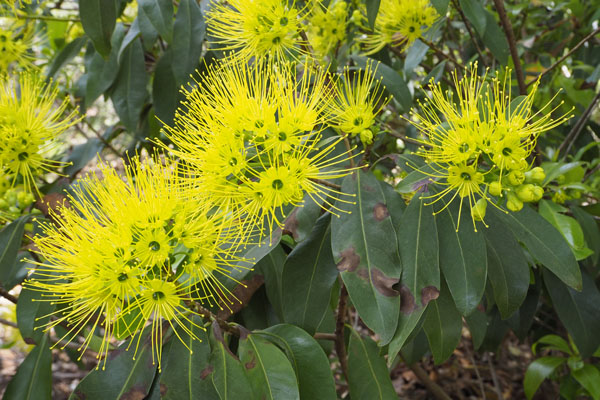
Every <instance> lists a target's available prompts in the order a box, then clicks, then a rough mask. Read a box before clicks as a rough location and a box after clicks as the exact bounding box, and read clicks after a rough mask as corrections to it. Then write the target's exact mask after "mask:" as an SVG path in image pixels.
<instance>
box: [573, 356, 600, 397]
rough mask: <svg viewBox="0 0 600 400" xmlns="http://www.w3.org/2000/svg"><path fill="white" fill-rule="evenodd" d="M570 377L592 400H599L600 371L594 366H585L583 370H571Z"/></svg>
mask: <svg viewBox="0 0 600 400" xmlns="http://www.w3.org/2000/svg"><path fill="white" fill-rule="evenodd" d="M571 375H572V376H573V378H575V379H576V380H577V382H579V384H580V385H581V386H583V387H584V389H585V390H587V391H588V393H589V394H590V395H591V396H592V398H593V399H594V400H598V399H600V371H598V368H596V366H594V365H591V364H585V365H584V366H583V368H580V369H576V370H572V371H571Z"/></svg>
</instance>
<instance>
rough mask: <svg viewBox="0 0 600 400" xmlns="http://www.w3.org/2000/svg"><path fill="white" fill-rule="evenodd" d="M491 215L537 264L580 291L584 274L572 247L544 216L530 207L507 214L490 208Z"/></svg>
mask: <svg viewBox="0 0 600 400" xmlns="http://www.w3.org/2000/svg"><path fill="white" fill-rule="evenodd" d="M488 211H490V210H488ZM491 212H492V213H494V214H495V216H497V217H498V218H499V219H501V220H502V221H503V222H504V223H505V224H506V225H507V226H508V227H509V228H510V230H511V231H512V232H513V233H514V235H515V237H516V238H517V240H519V241H520V242H523V243H524V244H525V246H527V249H528V250H529V252H530V253H531V255H532V256H533V257H534V258H535V259H536V260H537V261H538V262H540V263H541V264H542V265H544V267H546V268H547V269H549V270H550V271H552V272H553V273H554V274H555V275H556V276H558V277H559V278H560V279H561V280H562V281H563V282H565V283H566V284H567V285H569V286H571V287H572V288H575V289H581V272H580V271H579V265H577V261H576V260H575V256H573V252H572V251H571V248H570V247H569V244H568V243H567V242H566V241H565V239H564V238H563V237H562V235H561V234H560V232H558V231H557V230H556V228H554V227H553V226H552V225H551V224H550V223H549V222H548V221H546V220H545V219H544V218H543V217H542V216H541V215H539V214H538V213H537V212H535V211H534V210H533V209H532V208H531V207H529V206H525V207H523V209H522V210H521V211H519V212H517V213H514V212H510V213H508V214H505V213H503V212H501V211H498V210H496V209H495V208H494V207H491Z"/></svg>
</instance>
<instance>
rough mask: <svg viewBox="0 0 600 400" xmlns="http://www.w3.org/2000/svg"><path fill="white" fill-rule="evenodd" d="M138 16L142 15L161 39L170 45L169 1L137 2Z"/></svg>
mask: <svg viewBox="0 0 600 400" xmlns="http://www.w3.org/2000/svg"><path fill="white" fill-rule="evenodd" d="M138 14H144V15H145V16H146V17H147V18H148V20H149V21H150V23H151V24H152V26H153V27H154V29H156V31H157V32H158V33H159V34H160V35H161V36H162V37H163V39H165V40H166V41H167V42H168V43H171V41H172V40H173V2H172V1H171V0H138Z"/></svg>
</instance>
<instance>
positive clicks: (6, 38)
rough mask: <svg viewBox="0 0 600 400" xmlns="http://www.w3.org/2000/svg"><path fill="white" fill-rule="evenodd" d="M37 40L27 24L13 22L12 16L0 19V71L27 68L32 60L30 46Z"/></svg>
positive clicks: (30, 65)
mask: <svg viewBox="0 0 600 400" xmlns="http://www.w3.org/2000/svg"><path fill="white" fill-rule="evenodd" d="M36 42H37V40H36V37H35V35H34V33H33V31H32V30H30V29H28V27H27V25H23V24H19V23H18V22H15V19H13V18H2V19H1V21H0V72H1V73H5V72H6V71H8V70H9V69H13V68H14V69H16V68H19V69H29V68H31V67H32V61H33V60H34V57H33V54H32V53H31V48H32V47H33V46H34V45H35V43H36Z"/></svg>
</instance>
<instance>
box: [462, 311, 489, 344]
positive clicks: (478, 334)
mask: <svg viewBox="0 0 600 400" xmlns="http://www.w3.org/2000/svg"><path fill="white" fill-rule="evenodd" d="M465 319H466V320H467V324H468V325H469V332H471V340H472V341H473V348H474V349H475V350H478V349H479V347H481V345H482V344H483V340H484V339H485V334H486V332H487V328H488V320H487V316H486V315H485V313H484V312H482V311H479V310H475V311H474V312H472V313H471V314H470V315H467V316H466V317H465Z"/></svg>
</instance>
